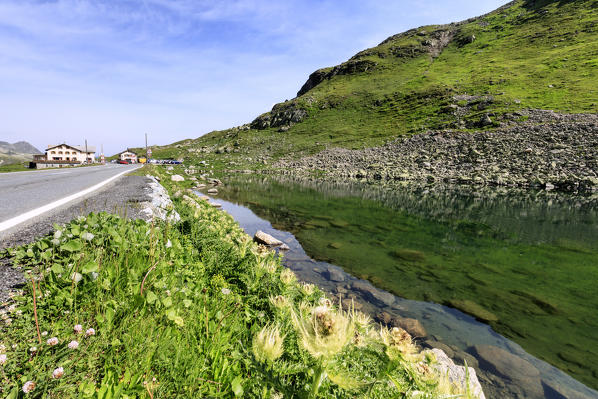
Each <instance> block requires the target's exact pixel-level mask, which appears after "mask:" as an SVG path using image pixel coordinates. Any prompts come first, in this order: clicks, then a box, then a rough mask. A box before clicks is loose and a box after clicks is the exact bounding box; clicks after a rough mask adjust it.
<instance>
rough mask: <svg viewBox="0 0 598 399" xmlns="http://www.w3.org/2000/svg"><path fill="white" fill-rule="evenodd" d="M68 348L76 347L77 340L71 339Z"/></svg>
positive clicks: (77, 344) (77, 345)
mask: <svg viewBox="0 0 598 399" xmlns="http://www.w3.org/2000/svg"><path fill="white" fill-rule="evenodd" d="M68 347H69V349H77V348H78V347H79V342H77V341H71V342H69V344H68Z"/></svg>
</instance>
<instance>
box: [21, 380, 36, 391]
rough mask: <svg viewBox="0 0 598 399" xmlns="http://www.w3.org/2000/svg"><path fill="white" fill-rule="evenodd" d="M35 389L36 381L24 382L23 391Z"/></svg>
mask: <svg viewBox="0 0 598 399" xmlns="http://www.w3.org/2000/svg"><path fill="white" fill-rule="evenodd" d="M34 389H35V382H33V381H27V382H26V383H24V384H23V388H22V390H23V393H29V392H31V391H33V390H34Z"/></svg>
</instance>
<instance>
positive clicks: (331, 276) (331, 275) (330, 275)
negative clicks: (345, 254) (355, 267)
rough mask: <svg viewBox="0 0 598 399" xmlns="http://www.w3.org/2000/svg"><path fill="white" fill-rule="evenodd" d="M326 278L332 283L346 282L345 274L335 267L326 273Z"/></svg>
mask: <svg viewBox="0 0 598 399" xmlns="http://www.w3.org/2000/svg"><path fill="white" fill-rule="evenodd" d="M324 277H326V278H327V279H328V280H330V281H335V282H339V283H340V282H343V281H345V274H344V273H343V272H342V271H340V270H338V269H336V268H333V267H331V268H329V269H328V270H327V271H326V272H325V275H324Z"/></svg>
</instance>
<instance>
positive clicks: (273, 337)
mask: <svg viewBox="0 0 598 399" xmlns="http://www.w3.org/2000/svg"><path fill="white" fill-rule="evenodd" d="M283 341H284V337H283V336H281V335H280V330H279V328H278V326H266V327H264V328H262V330H261V331H260V332H259V333H257V335H256V336H255V337H253V354H254V355H255V358H256V359H257V360H258V361H259V362H266V361H267V362H270V363H273V362H274V361H275V360H276V359H278V358H279V357H280V356H282V352H283V347H282V344H283Z"/></svg>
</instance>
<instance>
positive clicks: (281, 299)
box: [270, 295, 289, 309]
mask: <svg viewBox="0 0 598 399" xmlns="http://www.w3.org/2000/svg"><path fill="white" fill-rule="evenodd" d="M270 303H272V305H274V306H275V307H277V308H278V309H284V308H286V307H287V306H288V305H289V300H288V298H287V297H285V296H282V295H277V296H271V297H270Z"/></svg>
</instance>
